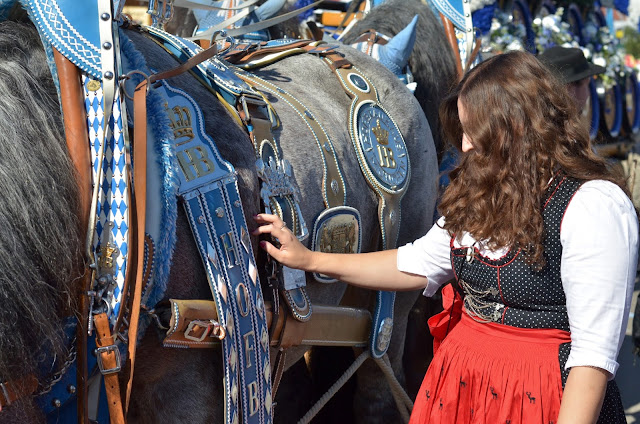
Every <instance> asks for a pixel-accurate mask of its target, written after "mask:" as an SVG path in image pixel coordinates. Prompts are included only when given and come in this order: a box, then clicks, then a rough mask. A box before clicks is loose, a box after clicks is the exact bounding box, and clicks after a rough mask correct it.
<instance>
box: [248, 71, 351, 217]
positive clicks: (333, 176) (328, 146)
mask: <svg viewBox="0 0 640 424" xmlns="http://www.w3.org/2000/svg"><path fill="white" fill-rule="evenodd" d="M237 75H238V76H239V77H240V78H242V79H243V80H244V81H245V82H247V84H249V85H250V86H252V87H255V88H260V89H261V90H264V91H267V92H269V93H270V94H271V95H273V96H276V97H279V98H281V99H283V100H284V101H285V102H287V103H288V104H289V106H291V107H292V108H293V109H294V110H295V111H296V112H297V114H298V115H299V116H300V117H301V118H302V119H303V120H304V122H305V123H306V124H307V127H309V130H311V133H312V134H313V136H314V138H315V140H316V143H317V144H318V148H319V149H320V153H321V155H322V159H323V162H324V167H323V171H324V172H323V178H322V193H323V200H324V203H325V206H326V207H328V208H331V207H334V206H342V205H344V204H345V203H346V190H345V185H344V179H343V177H342V172H341V171H340V166H339V165H338V159H337V157H336V153H335V150H334V149H333V144H332V143H331V140H330V139H329V136H328V135H327V132H326V131H325V130H324V128H323V127H322V124H321V123H320V122H319V121H318V120H317V119H316V118H315V117H314V115H313V114H312V113H311V111H310V110H309V109H308V108H307V107H306V106H305V105H303V104H302V103H301V102H300V101H299V100H298V99H296V98H295V97H293V96H292V95H291V94H289V93H287V92H286V91H284V90H282V89H279V88H278V87H276V86H275V85H273V84H271V83H270V82H268V81H266V80H263V79H262V78H259V77H257V76H255V75H252V74H249V73H245V72H238V73H237Z"/></svg>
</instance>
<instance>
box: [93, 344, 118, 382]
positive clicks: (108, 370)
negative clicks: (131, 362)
mask: <svg viewBox="0 0 640 424" xmlns="http://www.w3.org/2000/svg"><path fill="white" fill-rule="evenodd" d="M103 353H107V354H108V353H113V354H114V355H116V366H115V367H113V368H105V367H104V364H103V363H102V354H103ZM96 359H97V360H98V368H100V372H101V373H102V375H107V374H113V373H114V372H119V371H120V370H121V369H122V360H121V358H120V350H119V349H118V348H117V347H116V345H109V346H102V347H99V348H97V349H96Z"/></svg>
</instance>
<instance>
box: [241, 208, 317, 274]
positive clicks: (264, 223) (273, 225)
mask: <svg viewBox="0 0 640 424" xmlns="http://www.w3.org/2000/svg"><path fill="white" fill-rule="evenodd" d="M253 219H255V221H256V222H257V223H258V224H259V225H260V226H259V227H258V228H257V229H256V230H254V231H253V233H252V234H253V235H259V234H271V235H272V236H273V237H275V238H277V239H278V241H279V242H280V248H277V247H275V246H274V245H273V244H272V243H270V242H268V241H264V240H263V241H261V242H260V247H262V248H263V249H264V250H265V251H266V252H267V253H268V254H269V255H271V256H272V257H273V258H274V259H275V260H276V261H278V262H280V263H281V264H283V265H286V266H288V267H290V268H297V269H302V270H304V271H309V270H310V267H311V263H312V253H313V252H311V251H310V250H309V249H307V248H306V247H305V246H304V245H303V244H302V243H300V241H298V238H297V237H296V236H295V235H294V234H293V232H292V231H291V230H290V229H289V228H287V226H286V224H285V223H284V222H283V221H282V220H281V219H280V218H279V217H278V216H277V215H270V214H266V213H261V214H259V215H255V216H254V217H253Z"/></svg>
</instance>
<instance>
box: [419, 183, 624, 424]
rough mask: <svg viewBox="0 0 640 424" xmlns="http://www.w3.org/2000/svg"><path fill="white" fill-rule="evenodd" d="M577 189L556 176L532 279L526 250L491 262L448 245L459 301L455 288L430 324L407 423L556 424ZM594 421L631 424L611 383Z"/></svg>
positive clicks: (567, 346) (567, 344) (566, 348)
mask: <svg viewBox="0 0 640 424" xmlns="http://www.w3.org/2000/svg"><path fill="white" fill-rule="evenodd" d="M580 184H581V183H580V181H578V180H574V179H571V178H568V177H564V176H562V175H557V176H556V177H555V178H554V180H553V181H552V183H551V184H550V186H549V191H548V193H547V196H546V199H545V201H544V202H543V204H542V208H543V209H542V211H543V219H544V227H545V238H544V243H543V247H544V250H545V258H546V264H545V266H544V268H543V269H542V270H539V271H534V270H533V269H532V267H531V266H529V265H528V264H527V263H526V262H525V261H524V259H522V258H521V256H520V251H510V252H508V253H507V254H506V255H505V256H503V257H501V258H499V259H490V258H487V257H484V256H483V255H481V254H480V252H479V251H478V249H477V248H475V247H473V246H462V247H454V243H453V240H454V239H453V238H452V240H451V263H452V268H453V271H454V274H455V277H456V292H455V293H459V294H460V295H461V296H458V295H456V297H455V301H454V292H453V290H454V289H452V288H451V287H450V286H448V287H445V288H444V289H443V299H445V300H448V304H447V305H445V310H444V311H443V312H442V313H440V314H438V315H436V316H434V317H432V318H431V319H430V320H429V325H430V328H431V332H432V334H433V335H434V338H435V339H436V342H435V346H434V358H433V360H432V362H431V364H430V366H429V369H428V371H427V374H426V375H425V378H424V380H423V383H422V386H421V388H420V390H419V392H418V395H417V397H416V401H415V405H414V409H413V411H412V414H411V421H410V424H423V423H430V424H444V423H451V424H453V423H457V424H458V423H460V424H463V423H486V424H498V423H504V424H553V423H555V422H556V420H557V418H558V413H559V411H560V402H561V400H562V392H563V388H564V385H565V383H566V379H567V376H568V371H567V370H565V369H564V365H565V363H566V361H567V359H568V357H569V353H570V350H571V334H570V332H569V319H568V315H567V308H566V298H565V295H564V291H563V288H562V281H561V279H560V258H561V256H562V245H561V243H560V224H561V222H562V217H563V216H564V212H565V210H566V208H567V206H568V204H569V202H570V200H571V198H572V196H573V194H574V193H575V192H576V191H577V189H578V188H579V187H580ZM463 298H464V299H463ZM462 305H464V307H463V306H462ZM460 312H461V313H460ZM445 336H446V337H445ZM442 339H444V340H442ZM435 347H437V350H436V349H435ZM598 423H602V424H604V423H607V424H624V423H626V419H625V415H624V410H623V407H622V402H621V400H620V395H619V392H618V389H617V386H616V385H615V382H614V381H610V382H609V383H608V385H607V391H606V394H605V399H604V402H603V407H602V411H601V413H600V419H599V420H598Z"/></svg>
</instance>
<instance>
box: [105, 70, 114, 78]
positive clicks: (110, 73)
mask: <svg viewBox="0 0 640 424" xmlns="http://www.w3.org/2000/svg"><path fill="white" fill-rule="evenodd" d="M104 77H105V78H106V79H108V80H110V79H113V72H111V71H107V72H105V73H104Z"/></svg>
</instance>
